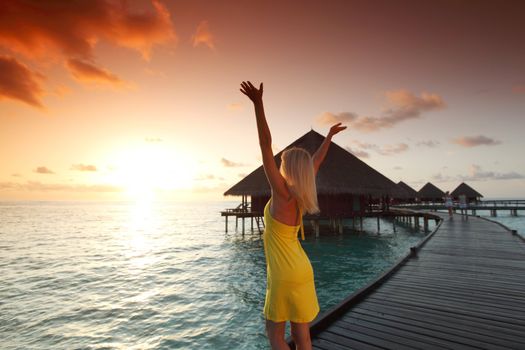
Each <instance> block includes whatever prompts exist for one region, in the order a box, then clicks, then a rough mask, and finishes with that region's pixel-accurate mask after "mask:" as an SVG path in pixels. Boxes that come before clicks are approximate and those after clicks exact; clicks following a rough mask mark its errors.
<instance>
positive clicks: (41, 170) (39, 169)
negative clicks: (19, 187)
mask: <svg viewBox="0 0 525 350" xmlns="http://www.w3.org/2000/svg"><path fill="white" fill-rule="evenodd" d="M34 172H35V173H37V174H54V173H55V172H54V171H52V170H51V169H49V168H48V167H45V166H39V167H37V168H36V169H35V170H34Z"/></svg>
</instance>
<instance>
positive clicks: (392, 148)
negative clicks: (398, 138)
mask: <svg viewBox="0 0 525 350" xmlns="http://www.w3.org/2000/svg"><path fill="white" fill-rule="evenodd" d="M352 142H353V143H354V144H355V145H356V146H357V147H358V148H360V150H355V149H353V148H350V147H347V150H349V151H350V152H352V153H353V154H354V155H355V156H357V157H360V156H359V155H358V153H359V152H362V154H363V157H360V158H365V157H368V156H369V153H368V152H366V151H363V150H372V151H375V152H376V153H377V154H380V155H382V156H391V155H394V154H398V153H402V152H406V151H408V149H409V146H408V145H407V144H406V143H398V144H396V145H384V146H379V145H377V144H373V143H366V142H361V141H358V140H353V141H352Z"/></svg>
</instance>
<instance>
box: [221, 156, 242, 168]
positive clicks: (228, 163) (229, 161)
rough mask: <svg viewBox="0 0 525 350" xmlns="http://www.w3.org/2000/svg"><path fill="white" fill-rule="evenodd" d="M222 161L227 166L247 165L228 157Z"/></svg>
mask: <svg viewBox="0 0 525 350" xmlns="http://www.w3.org/2000/svg"><path fill="white" fill-rule="evenodd" d="M221 163H222V165H224V166H225V167H227V168H236V167H241V166H245V165H246V164H243V163H236V162H234V161H231V160H229V159H226V158H221Z"/></svg>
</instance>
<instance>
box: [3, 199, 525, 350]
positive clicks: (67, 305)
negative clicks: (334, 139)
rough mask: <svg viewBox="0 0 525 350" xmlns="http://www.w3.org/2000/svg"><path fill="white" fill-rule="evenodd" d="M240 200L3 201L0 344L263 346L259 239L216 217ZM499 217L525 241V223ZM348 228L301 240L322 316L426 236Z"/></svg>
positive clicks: (368, 223)
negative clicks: (226, 226)
mask: <svg viewBox="0 0 525 350" xmlns="http://www.w3.org/2000/svg"><path fill="white" fill-rule="evenodd" d="M237 204H238V203H237V202H234V201H231V202H225V201H209V202H176V201H174V202H169V201H162V202H160V201H159V202H133V201H123V202H51V201H49V202H46V201H43V202H41V201H38V202H0V339H1V343H0V348H1V349H6V350H7V349H51V348H52V349H214V350H220V349H269V345H268V342H267V339H266V336H265V329H264V318H263V314H262V309H263V305H264V297H265V288H266V271H265V260H264V251H263V244H262V239H261V235H260V234H259V233H258V232H257V230H255V231H251V229H250V228H251V225H250V221H249V220H248V221H247V222H246V228H247V230H246V232H245V234H242V232H241V231H240V230H241V225H240V224H239V226H238V228H237V229H235V223H234V222H235V220H234V219H232V218H230V222H229V232H228V233H226V232H225V223H224V218H223V217H221V216H220V211H222V210H224V209H226V208H233V207H235V206H236V205H237ZM520 214H521V213H520ZM487 216H488V213H487ZM495 219H497V220H501V221H502V222H503V223H504V224H505V225H507V226H510V227H513V228H515V229H518V231H519V232H520V233H522V234H523V229H524V228H525V220H524V217H523V216H518V217H510V216H509V217H506V216H505V215H501V216H498V217H497V218H495ZM431 223H433V221H431ZM432 225H433V224H432ZM345 226H346V229H345V232H344V233H343V234H338V233H331V232H328V231H326V230H324V231H321V235H320V237H319V238H315V237H314V236H313V235H311V234H310V235H307V237H306V240H305V241H304V242H301V243H302V245H303V247H304V249H305V251H306V253H307V255H308V256H309V258H310V260H311V262H312V266H313V269H314V274H315V284H316V289H317V294H318V299H319V303H320V306H321V313H322V312H325V311H327V310H328V309H330V308H331V307H333V306H334V305H335V304H337V303H338V302H340V301H341V300H342V299H344V298H345V297H347V296H348V295H350V294H351V293H353V292H354V291H356V290H358V289H360V288H361V287H363V286H365V285H366V284H367V283H369V282H370V281H372V280H374V279H375V278H376V277H378V276H379V275H380V274H381V273H382V272H384V271H385V270H387V269H389V268H390V267H391V266H392V265H393V264H394V263H395V262H396V261H397V260H398V259H400V258H401V257H402V256H404V255H405V254H406V253H407V252H408V250H409V248H410V247H411V246H413V245H415V244H417V243H418V242H419V241H420V240H421V239H422V238H423V237H424V235H425V233H424V232H422V231H421V230H420V229H415V228H413V227H410V226H407V225H406V224H401V223H397V225H396V230H395V232H394V230H393V225H392V222H389V221H382V222H381V230H380V232H378V231H377V223H376V220H375V219H371V220H365V222H364V229H365V231H364V232H356V231H353V230H352V229H351V227H352V223H351V222H348V221H347V222H345ZM430 228H431V229H433V226H431V227H430ZM287 334H289V329H287Z"/></svg>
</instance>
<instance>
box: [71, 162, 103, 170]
mask: <svg viewBox="0 0 525 350" xmlns="http://www.w3.org/2000/svg"><path fill="white" fill-rule="evenodd" d="M71 170H78V171H97V167H96V166H94V165H88V164H73V165H72V166H71Z"/></svg>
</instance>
